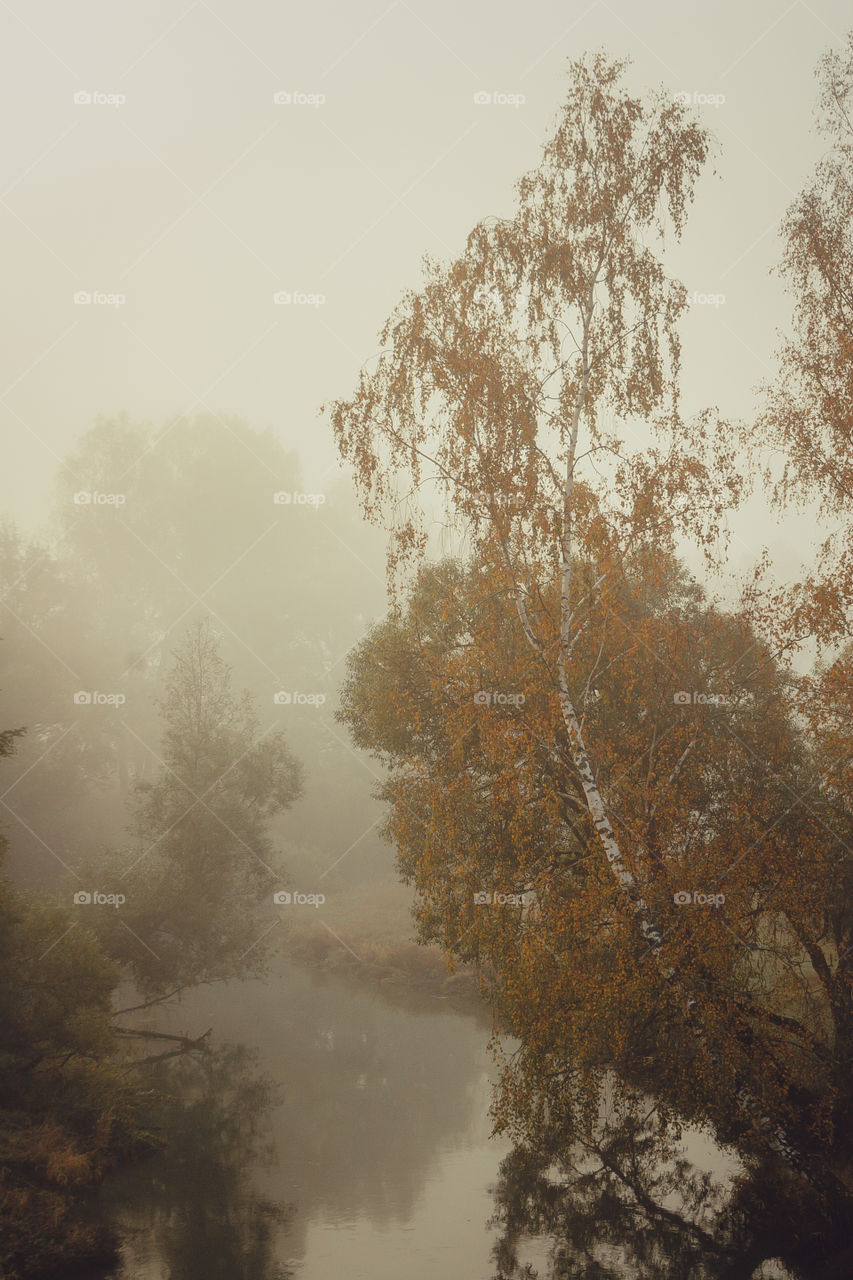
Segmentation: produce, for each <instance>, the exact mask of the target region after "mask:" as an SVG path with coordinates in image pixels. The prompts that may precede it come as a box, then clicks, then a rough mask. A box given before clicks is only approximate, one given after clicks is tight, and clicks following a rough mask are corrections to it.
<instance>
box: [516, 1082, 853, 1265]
mask: <svg viewBox="0 0 853 1280" xmlns="http://www.w3.org/2000/svg"><path fill="white" fill-rule="evenodd" d="M605 1110H606V1114H605ZM495 1205H496V1211H495V1214H494V1216H493V1219H492V1224H493V1225H496V1226H497V1227H498V1228H499V1229H500V1230H501V1232H502V1234H501V1237H500V1239H499V1241H498V1243H497V1244H496V1245H495V1248H494V1250H493V1257H494V1261H495V1264H496V1270H495V1274H494V1280H516V1278H519V1280H520V1278H522V1277H524V1278H525V1280H528V1278H530V1280H532V1277H539V1278H540V1280H750V1278H751V1277H756V1278H757V1277H759V1276H760V1277H761V1280H849V1277H850V1276H851V1275H853V1209H852V1208H851V1203H850V1200H849V1199H848V1200H846V1201H844V1202H843V1203H840V1202H839V1201H837V1200H835V1201H832V1202H830V1201H829V1200H828V1199H826V1198H821V1197H819V1195H818V1193H817V1192H814V1191H810V1190H809V1189H804V1184H803V1183H802V1182H801V1181H799V1180H796V1181H795V1180H794V1179H793V1178H792V1177H791V1175H790V1174H786V1173H785V1172H784V1171H781V1170H780V1169H779V1168H778V1167H774V1166H772V1165H770V1164H768V1163H766V1162H760V1161H757V1160H752V1161H750V1160H748V1159H747V1158H745V1159H743V1160H742V1161H741V1171H740V1172H739V1173H736V1174H735V1175H733V1176H732V1177H730V1178H728V1179H727V1180H726V1179H725V1178H723V1177H721V1176H719V1175H717V1174H713V1173H709V1172H707V1171H704V1170H702V1169H699V1168H698V1167H697V1166H696V1165H694V1164H693V1163H692V1162H691V1161H690V1160H689V1159H687V1158H686V1157H685V1154H684V1144H683V1142H682V1139H681V1133H680V1128H679V1125H678V1123H677V1122H676V1121H675V1120H674V1119H673V1118H672V1117H669V1118H668V1119H667V1118H666V1117H664V1116H663V1115H662V1112H661V1110H660V1109H659V1108H658V1107H657V1106H656V1105H655V1104H654V1102H652V1101H650V1100H649V1098H648V1097H647V1096H641V1095H638V1094H633V1095H632V1094H631V1093H630V1092H625V1093H622V1094H621V1095H620V1097H619V1100H618V1103H617V1102H614V1101H613V1100H612V1099H611V1100H610V1102H609V1104H608V1106H607V1108H606V1109H605V1108H604V1107H603V1108H602V1117H601V1120H600V1123H599V1125H598V1127H597V1132H596V1134H595V1136H594V1138H593V1140H592V1141H588V1142H580V1141H577V1140H574V1141H567V1140H566V1139H565V1136H563V1137H562V1138H561V1137H560V1136H558V1135H557V1134H556V1133H554V1132H550V1133H544V1134H543V1136H542V1138H541V1141H540V1142H539V1143H537V1144H536V1145H535V1146H530V1145H527V1146H521V1145H518V1146H516V1147H515V1148H514V1149H513V1151H512V1152H511V1153H510V1154H509V1155H508V1156H507V1157H506V1158H505V1159H504V1161H503V1162H502V1164H501V1167H500V1178H499V1182H498V1185H497V1188H496V1191H495ZM534 1236H545V1237H548V1238H549V1239H550V1240H551V1241H552V1242H553V1245H552V1249H551V1257H550V1262H549V1267H550V1270H549V1272H548V1273H547V1275H545V1274H543V1273H542V1272H541V1271H540V1270H537V1269H535V1268H534V1267H533V1266H532V1265H531V1264H530V1263H525V1262H524V1261H523V1254H524V1247H525V1238H526V1237H527V1238H529V1237H534ZM762 1264H764V1265H763V1266H762Z"/></svg>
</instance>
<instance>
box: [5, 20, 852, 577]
mask: <svg viewBox="0 0 853 1280" xmlns="http://www.w3.org/2000/svg"><path fill="white" fill-rule="evenodd" d="M849 25H851V11H850V8H849V4H845V3H843V2H842V0H822V2H818V3H814V4H805V3H803V2H802V0H794V3H786V2H785V0H771V2H766V3H755V2H750V3H746V4H745V3H743V2H742V0H740V2H738V3H734V2H732V0H725V2H724V3H716V4H698V3H684V2H679V3H675V2H674V0H666V2H665V3H655V4H651V3H648V2H647V0H631V2H628V0H612V3H604V0H598V2H597V3H592V4H587V3H585V2H581V3H574V2H570V3H556V2H555V0H528V2H527V3H525V4H523V5H518V4H515V3H513V4H509V3H506V0H489V2H488V3H485V0H483V2H478V3H471V2H470V0H468V2H464V0H463V3H461V4H460V3H459V2H458V0H457V2H456V3H448V2H447V0H433V3H430V4H427V3H425V0H412V2H411V3H410V2H409V0H394V2H393V3H390V4H388V3H385V0H377V3H364V2H359V3H353V4H342V3H340V2H338V3H334V4H333V3H328V2H327V3H316V4H311V5H299V6H297V5H294V4H274V3H271V2H270V0H240V3H236V2H235V0H211V3H206V0H195V2H192V0H187V2H186V3H183V2H182V0H169V2H167V0H146V3H144V4H137V5H117V4H115V3H113V2H112V0H78V2H77V3H75V4H73V5H69V4H68V3H67V0H63V2H61V3H60V2H59V0H29V2H28V3H27V4H24V3H23V0H10V3H8V4H7V3H5V2H4V3H3V6H2V10H0V33H2V36H1V38H2V48H3V50H4V57H3V62H4V67H3V75H2V77H0V98H2V106H3V114H4V118H5V120H6V122H7V123H6V128H5V129H4V131H3V140H2V203H0V218H2V234H3V246H4V259H5V260H4V267H3V280H4V294H5V305H4V306H3V308H2V326H3V327H2V334H0V352H2V369H0V391H2V398H0V415H2V417H0V423H2V428H1V429H2V432H3V436H4V440H5V444H6V449H5V456H6V458H7V460H8V461H7V466H6V467H5V468H4V469H3V475H2V480H0V484H2V492H0V511H2V512H3V513H9V514H12V515H13V516H14V517H16V518H17V519H19V520H20V521H21V522H22V523H24V524H25V525H26V526H34V525H35V524H37V523H38V522H39V521H40V520H41V518H42V516H43V514H44V510H45V503H46V501H47V499H48V497H49V494H50V489H51V484H52V479H53V474H54V471H55V468H56V465H57V460H58V458H59V457H61V456H62V455H63V454H64V453H65V451H66V450H67V448H68V447H69V445H70V444H71V443H72V441H73V440H74V439H75V437H76V436H77V435H79V433H80V432H82V431H84V430H85V429H86V428H87V427H88V426H90V425H91V424H92V423H93V421H94V419H95V417H96V415H98V414H107V415H109V414H113V413H116V412H118V411H120V410H127V411H128V412H129V413H130V415H131V416H132V417H133V418H137V419H143V420H150V421H153V422H155V423H160V422H162V421H163V420H164V419H165V418H167V417H169V416H171V415H173V414H174V413H176V412H179V411H187V410H193V409H196V410H201V409H211V410H214V411H217V412H228V413H235V414H239V415H240V416H242V417H243V418H245V419H246V420H247V421H248V422H249V424H250V425H252V426H254V427H256V428H267V427H269V428H272V429H273V430H274V431H275V432H276V433H277V434H278V435H279V437H280V438H281V440H282V442H283V443H284V445H285V446H287V447H288V448H297V449H298V450H299V452H300V454H301V456H302V458H303V465H304V472H305V481H306V486H307V487H308V488H321V487H322V485H323V483H324V482H328V481H329V479H330V478H331V477H333V476H336V475H337V474H338V464H337V459H336V454H335V450H334V446H333V442H332V439H331V433H330V431H329V430H328V427H327V426H326V424H325V423H324V422H323V421H322V420H321V419H320V418H319V417H318V416H317V408H318V405H319V404H320V403H321V402H322V401H324V400H329V399H332V398H334V397H336V396H341V395H346V394H348V393H349V392H350V391H351V390H352V389H353V388H354V385H355V380H356V376H357V372H358V369H359V367H360V365H361V364H362V363H363V362H364V361H365V360H366V359H367V358H369V357H370V356H371V355H373V354H374V353H375V352H376V351H377V349H378V341H377V336H376V335H377V332H378V330H379V328H380V326H381V324H382V322H383V321H384V319H385V317H386V315H387V314H388V313H389V312H390V310H391V309H392V308H393V306H394V305H395V303H396V302H397V300H398V298H399V295H400V293H401V291H402V290H403V289H404V288H407V287H411V286H417V284H418V283H419V280H420V259H421V256H422V254H423V253H425V252H428V253H430V254H432V255H434V256H436V257H439V258H444V259H447V258H449V257H451V256H455V255H456V254H458V253H459V252H460V251H461V250H462V248H463V246H464V240H465V237H466V235H467V233H468V231H469V230H470V229H471V227H472V226H473V225H474V224H475V223H476V222H477V221H479V220H480V219H481V218H483V217H485V216H487V215H489V214H503V215H506V214H508V213H509V212H510V211H511V210H512V207H513V183H514V182H515V180H516V179H517V178H518V177H519V176H520V175H521V174H522V173H523V172H524V171H525V170H527V169H529V168H532V167H533V166H534V165H535V164H536V162H537V160H538V157H539V154H540V146H541V144H542V142H543V141H544V140H545V139H546V137H547V136H548V134H549V132H550V128H551V126H552V124H553V121H554V119H555V116H556V113H557V111H558V109H559V108H560V105H561V102H562V100H563V96H564V92H565V87H566V81H565V68H566V63H567V60H568V59H569V58H574V57H578V56H580V55H581V54H582V53H584V52H585V51H587V50H592V49H596V48H600V47H604V48H605V49H606V50H607V52H608V53H610V54H611V55H613V56H621V55H630V56H631V58H632V59H633V63H634V65H633V69H632V72H631V84H632V87H634V88H637V89H642V88H643V87H644V86H648V87H657V86H660V85H663V86H665V87H666V88H667V89H668V90H671V91H672V92H684V93H689V94H691V95H693V94H695V95H697V97H698V98H699V99H702V100H703V101H704V98H703V95H707V96H708V97H709V98H711V99H713V100H714V101H713V103H712V104H711V105H700V106H698V107H697V110H698V111H699V112H700V114H701V117H702V119H703V121H704V122H705V123H706V124H707V125H708V126H709V127H710V128H711V129H712V130H714V132H715V133H716V136H717V139H718V142H719V147H718V150H717V155H716V158H715V160H714V161H713V163H710V164H709V165H708V168H707V171H706V173H705V175H704V177H703V178H702V180H701V181H700V184H699V188H698V191H697V197H696V203H695V206H694V211H693V214H692V216H691V219H690V222H689V224H688V228H687V232H686V235H685V239H684V242H683V245H682V246H681V247H680V248H679V249H678V250H677V252H675V253H673V254H672V256H671V258H670V259H669V266H670V269H671V270H673V271H674V272H676V273H677V274H679V275H680V276H681V278H682V279H683V280H684V281H685V283H686V284H687V286H688V289H690V290H695V291H698V292H700V293H713V294H718V295H720V294H721V295H724V297H725V302H724V303H723V304H722V305H719V306H716V307H714V306H696V307H694V308H693V310H692V312H691V314H690V315H689V316H688V318H687V320H686V322H685V324H684V327H683V336H684V342H685V349H684V374H685V376H684V388H685V397H686V407H687V408H688V409H695V408H698V407H700V406H701V405H703V404H706V403H716V404H718V405H719V407H720V409H721V411H722V412H723V413H724V414H728V415H731V416H742V417H746V418H749V417H750V416H751V415H752V413H753V412H754V410H755V406H756V396H755V393H754V388H755V386H756V384H758V383H759V382H760V381H761V380H762V379H764V378H766V377H769V376H770V375H771V373H772V370H773V362H772V351H773V348H774V346H775V345H776V338H775V330H776V328H777V327H780V326H781V327H784V326H785V325H787V324H788V322H789V317H790V302H789V300H788V299H787V298H786V296H785V294H784V292H783V290H782V287H781V283H780V281H779V280H778V279H777V278H774V277H772V276H771V275H770V274H769V272H770V268H771V267H772V266H773V265H774V264H775V263H776V262H777V260H778V256H779V244H780V242H779V239H778V227H779V223H780V220H781V218H782V217H783V215H784V212H785V209H786V207H787V205H788V203H789V202H790V201H791V200H792V198H793V197H794V196H795V195H796V193H797V192H798V190H799V189H800V187H801V185H802V184H803V182H804V180H805V179H806V177H807V175H808V174H809V172H810V170H811V168H812V167H813V165H814V163H815V162H816V160H817V159H818V157H819V155H820V153H821V149H822V144H821V141H820V139H819V138H818V137H817V136H816V134H815V133H814V131H813V127H812V124H813V106H814V102H815V98H816V82H815V79H814V69H815V65H816V63H817V60H818V58H819V57H820V56H821V54H822V53H823V52H825V51H826V50H827V49H828V48H831V47H836V48H837V47H839V46H840V43H841V41H842V39H843V37H844V34H845V30H846V28H847V27H848V26H849ZM478 92H486V93H489V94H492V95H506V96H509V97H511V98H514V99H516V101H515V102H514V103H513V102H512V101H510V102H506V101H502V102H497V103H492V104H485V105H483V104H478V103H476V102H475V100H474V95H475V94H476V93H478ZM276 93H279V94H285V95H288V94H289V95H290V98H291V100H290V102H283V103H278V104H277V103H276V102H275V101H274V95H275V94H276ZM79 94H86V95H89V96H90V97H92V98H93V99H94V100H93V101H90V102H75V95H79ZM519 96H523V101H522V102H520V103H519V102H518V98H519ZM721 96H722V97H723V98H724V99H725V100H724V101H723V102H720V101H719V98H720V97H721ZM714 170H716V173H715V172H714ZM79 291H83V292H88V293H90V294H95V295H99V296H100V297H101V298H105V297H108V296H110V295H112V296H113V298H115V296H116V295H119V296H123V298H124V302H123V303H122V304H121V305H112V304H111V303H110V302H109V301H96V302H93V303H91V304H90V305H77V304H75V301H74V295H75V293H77V292H79ZM278 291H283V292H288V293H290V294H291V295H298V296H299V298H300V301H294V302H291V304H290V305H276V304H275V303H274V301H273V297H274V294H275V293H276V292H278ZM321 299H322V300H321ZM802 528H803V526H802V524H799V525H797V524H795V523H794V522H793V521H789V522H787V524H786V527H785V528H783V529H781V530H776V529H775V528H774V527H773V525H772V524H771V522H770V521H769V520H767V519H766V518H765V517H764V516H763V514H762V508H761V505H760V504H758V505H756V504H753V506H752V507H751V508H750V510H749V512H747V513H746V514H745V516H744V517H743V518H742V520H741V522H740V523H739V525H738V538H739V539H740V541H739V542H738V541H736V543H735V547H734V553H735V554H734V562H735V564H737V565H741V566H742V567H746V566H748V565H749V564H750V563H751V562H752V561H753V559H754V557H755V554H756V552H757V549H758V546H759V544H760V542H761V541H767V542H769V543H770V544H771V546H772V548H773V551H774V554H775V555H776V557H777V559H778V563H779V565H780V568H783V569H784V568H786V567H787V566H788V563H789V562H790V565H791V566H793V565H794V563H795V561H796V558H797V555H798V553H799V551H800V550H801V548H802V542H803V533H802Z"/></svg>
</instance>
